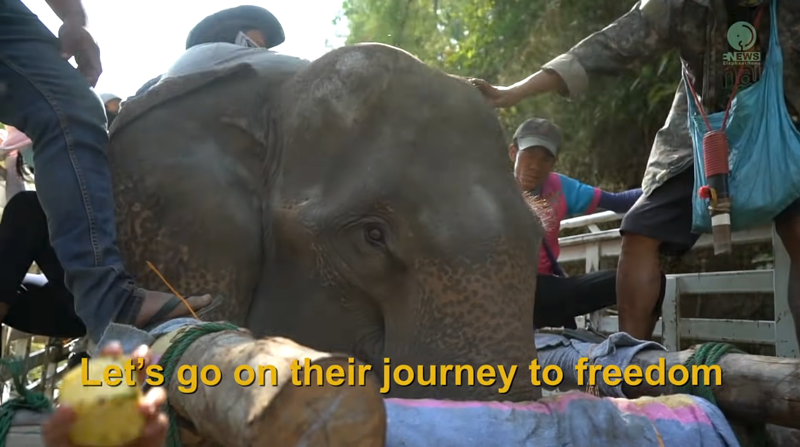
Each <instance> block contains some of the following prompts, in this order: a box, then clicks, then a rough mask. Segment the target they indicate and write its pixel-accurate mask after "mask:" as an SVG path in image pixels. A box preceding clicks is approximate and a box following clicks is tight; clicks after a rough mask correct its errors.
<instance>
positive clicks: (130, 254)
mask: <svg viewBox="0 0 800 447" xmlns="http://www.w3.org/2000/svg"><path fill="white" fill-rule="evenodd" d="M505 146H506V145H505V135H504V131H503V129H502V126H501V124H500V121H499V120H498V117H497V115H496V114H495V112H494V111H493V109H491V107H489V106H488V105H487V104H486V103H485V102H484V100H483V99H482V97H481V95H480V93H479V92H478V91H477V90H476V89H474V88H473V87H472V86H470V85H469V84H468V83H466V82H464V80H462V79H460V78H457V77H454V76H451V75H448V74H445V73H442V72H440V71H439V70H436V69H434V68H431V67H429V66H427V65H426V64H424V63H423V62H421V61H420V60H418V59H417V58H415V57H414V56H412V55H411V54H409V53H407V52H405V51H403V50H401V49H398V48H395V47H391V46H387V45H382V44H359V45H352V46H344V47H341V48H338V49H335V50H332V51H330V52H329V53H327V54H325V55H323V56H322V57H320V58H319V59H316V60H314V61H312V62H308V61H305V60H302V59H298V58H294V57H291V56H288V55H283V54H278V53H273V52H271V51H268V50H263V49H249V48H248V49H245V48H239V47H236V48H233V46H231V45H228V44H211V45H203V46H200V47H198V48H193V49H191V50H189V51H187V52H186V53H185V54H184V55H183V56H182V57H181V58H180V59H179V60H178V61H177V62H176V63H175V65H174V66H173V68H172V69H171V70H170V71H169V72H168V73H167V74H166V75H165V76H164V78H162V80H161V82H159V83H158V84H157V85H155V86H154V87H153V88H152V89H151V90H150V91H148V92H147V93H146V94H144V95H142V96H139V97H135V98H133V99H131V100H129V101H128V102H126V103H125V104H124V105H123V107H122V110H121V112H120V114H119V116H118V117H117V119H116V121H115V122H114V124H113V126H112V127H111V129H110V142H109V148H108V156H109V164H110V168H111V173H112V177H113V180H114V195H115V201H116V212H117V221H118V226H117V227H118V234H117V236H118V241H119V244H120V248H121V250H122V252H123V255H124V258H125V263H126V265H127V266H128V268H129V269H130V270H131V271H132V273H134V274H135V275H136V276H137V278H138V281H139V282H140V283H141V284H142V285H143V286H144V287H149V288H153V289H159V290H165V291H166V288H165V286H164V284H163V283H162V281H161V280H160V279H159V278H158V276H157V275H156V274H155V273H154V272H151V271H150V270H148V268H147V267H146V264H147V262H148V261H149V262H152V263H153V264H154V265H155V266H156V268H157V269H158V270H159V271H160V272H161V273H162V274H163V276H164V277H165V278H166V280H167V281H169V283H170V284H171V285H172V286H174V288H175V289H176V290H178V291H180V292H181V293H185V294H194V293H210V294H212V296H213V297H214V300H213V302H212V304H211V305H210V306H209V307H207V308H205V309H203V310H202V311H200V312H198V315H199V317H200V318H202V319H203V320H206V321H208V320H226V321H230V322H232V323H234V324H237V325H239V326H243V327H245V328H247V329H249V330H250V331H251V332H252V333H253V334H254V335H255V336H258V337H263V336H281V337H287V338H290V339H292V340H294V341H296V342H297V343H300V344H303V345H305V346H309V347H311V348H313V349H316V350H321V351H328V352H343V353H347V354H349V355H351V356H353V357H355V358H357V359H359V360H362V361H364V362H366V363H369V364H370V365H373V366H374V368H373V372H374V373H375V374H376V375H377V378H378V379H379V380H382V379H383V377H382V374H383V372H382V370H383V368H382V367H383V365H384V359H386V358H388V359H391V364H392V365H400V364H404V365H410V366H411V367H412V368H415V369H416V367H417V366H421V365H426V367H425V371H426V374H427V371H428V369H427V368H428V366H427V365H445V364H447V365H472V366H474V367H475V368H476V369H477V367H478V366H479V365H484V364H489V365H504V366H505V367H506V368H511V367H512V366H516V367H518V370H517V374H516V377H515V378H514V381H513V385H512V386H511V387H510V390H509V391H507V393H505V394H499V392H498V391H499V388H500V386H499V385H497V386H491V387H485V386H453V381H452V378H451V379H450V381H449V383H448V386H428V387H425V386H421V385H419V384H412V385H409V386H405V387H401V386H393V387H392V389H391V392H390V393H389V395H388V397H400V398H433V399H451V400H462V401H463V400H478V401H491V400H505V401H529V400H536V399H538V398H539V397H541V391H540V389H539V388H537V387H534V386H533V385H532V384H531V380H530V378H529V374H528V367H529V365H530V363H531V361H532V360H534V359H536V348H535V345H534V337H533V306H534V291H535V289H536V270H537V262H538V253H539V249H540V247H541V245H540V244H541V239H542V235H543V228H542V222H541V220H540V219H539V218H538V216H537V215H536V214H535V213H532V212H531V209H530V207H529V206H528V205H527V204H526V202H525V200H524V199H523V197H522V196H521V194H520V192H519V190H518V187H517V185H516V184H515V181H514V178H513V176H512V174H511V171H510V169H509V166H508V159H507V156H506V152H505V149H504V148H505ZM451 377H452V376H451ZM465 378H466V377H465Z"/></svg>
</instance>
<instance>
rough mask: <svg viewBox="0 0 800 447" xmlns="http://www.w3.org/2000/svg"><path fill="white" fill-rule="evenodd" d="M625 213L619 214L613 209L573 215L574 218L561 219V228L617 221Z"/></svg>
mask: <svg viewBox="0 0 800 447" xmlns="http://www.w3.org/2000/svg"><path fill="white" fill-rule="evenodd" d="M623 216H625V215H624V214H617V213H615V212H613V211H604V212H602V213H594V214H588V215H586V216H579V217H573V218H572V219H564V220H562V221H561V229H562V230H563V229H566V228H583V227H588V226H589V225H596V224H600V223H607V222H616V221H618V220H621V219H622V217H623Z"/></svg>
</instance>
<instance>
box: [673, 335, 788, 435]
mask: <svg viewBox="0 0 800 447" xmlns="http://www.w3.org/2000/svg"><path fill="white" fill-rule="evenodd" d="M744 353H745V352H744V351H742V350H740V349H738V348H736V346H733V345H731V344H729V343H703V344H702V345H700V346H697V348H696V349H695V351H694V353H693V354H692V355H691V356H690V357H689V358H688V359H687V360H686V362H684V364H683V366H685V367H686V369H687V370H688V371H689V372H690V373H691V371H692V367H694V366H714V365H719V361H720V360H722V358H723V357H725V356H726V355H728V354H744ZM678 390H679V391H680V392H681V393H684V394H691V395H693V396H698V397H702V398H703V399H705V400H707V401H709V402H711V403H712V404H714V405H715V406H717V407H718V406H719V405H717V399H716V398H715V397H714V390H713V389H712V388H711V385H710V384H708V385H705V384H703V383H702V382H701V381H700V380H698V381H697V385H692V381H691V380H689V381H687V382H686V384H685V385H682V386H679V387H678ZM746 429H747V433H746V435H747V439H742V438H741V436H739V434H738V433H737V438H739V443H740V444H741V445H742V446H744V447H772V445H773V443H772V439H771V438H770V436H769V433H768V432H767V426H766V424H763V423H760V424H746Z"/></svg>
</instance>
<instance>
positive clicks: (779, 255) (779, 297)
mask: <svg viewBox="0 0 800 447" xmlns="http://www.w3.org/2000/svg"><path fill="white" fill-rule="evenodd" d="M772 248H773V250H774V251H775V270H774V275H775V276H774V280H773V281H774V285H775V355H777V356H778V357H794V358H797V357H798V349H797V334H796V333H795V329H794V328H795V323H794V318H792V313H791V312H790V310H789V267H790V264H791V261H790V260H789V254H788V253H787V252H786V248H785V247H784V246H783V243H782V242H781V238H780V237H779V236H778V234H777V232H776V231H774V230H773V232H772Z"/></svg>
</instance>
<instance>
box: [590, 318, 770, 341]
mask: <svg viewBox="0 0 800 447" xmlns="http://www.w3.org/2000/svg"><path fill="white" fill-rule="evenodd" d="M662 326H663V319H659V324H657V325H656V330H655V332H654V333H653V335H654V336H656V337H661V336H662V335H663V330H662ZM618 328H619V319H618V317H616V316H607V317H605V318H603V319H602V320H601V321H600V327H599V330H600V332H603V333H606V334H613V333H615V332H618ZM680 337H681V338H689V339H692V340H702V341H723V342H740V343H756V344H764V345H770V344H773V343H775V322H773V321H766V320H759V321H751V320H713V319H710V318H683V319H681V325H680Z"/></svg>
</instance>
